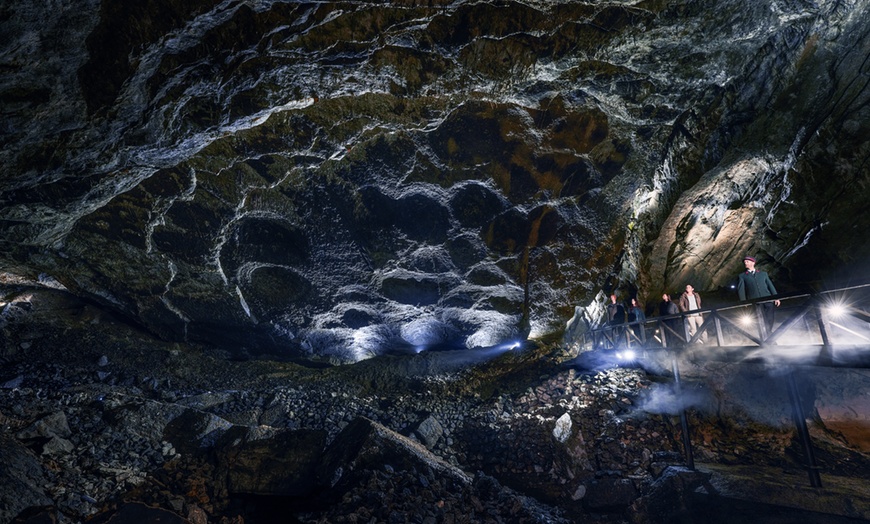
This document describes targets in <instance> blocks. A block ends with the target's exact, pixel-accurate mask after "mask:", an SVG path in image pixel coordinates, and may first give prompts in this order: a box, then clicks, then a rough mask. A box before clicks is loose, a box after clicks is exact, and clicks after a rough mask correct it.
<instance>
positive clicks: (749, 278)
mask: <svg viewBox="0 0 870 524" xmlns="http://www.w3.org/2000/svg"><path fill="white" fill-rule="evenodd" d="M743 265H744V266H745V267H746V271H744V272H743V273H741V274H740V276H739V277H738V279H737V296H738V297H740V300H741V301H743V300H756V299H759V298H764V297H769V296H771V295H776V294H777V292H776V288H775V287H774V286H773V282H771V281H770V277H769V276H767V273H765V272H764V271H758V270H756V269H755V258H753V257H750V256H745V257H743ZM759 307H760V308H761V315H762V317H763V318H764V325H765V327H766V328H767V334H768V335H769V334H770V333H772V332H773V316H774V313H775V312H774V307H779V300H774V301H773V302H763V303H761V304H759Z"/></svg>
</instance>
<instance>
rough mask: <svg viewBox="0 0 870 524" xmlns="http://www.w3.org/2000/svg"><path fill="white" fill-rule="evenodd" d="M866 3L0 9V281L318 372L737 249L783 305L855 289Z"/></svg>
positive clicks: (719, 272)
mask: <svg viewBox="0 0 870 524" xmlns="http://www.w3.org/2000/svg"><path fill="white" fill-rule="evenodd" d="M867 9H868V7H867V6H866V5H864V4H863V3H860V2H846V3H844V2H834V1H821V2H804V1H796V0H795V1H783V2H777V3H775V4H759V3H756V2H750V1H746V0H742V1H741V0H729V1H726V2H712V1H703V2H687V1H641V2H628V1H626V2H620V1H613V2H607V3H580V2H558V3H549V2H546V3H545V2H531V1H529V2H466V1H460V2H451V3H442V2H413V1H407V2H396V3H358V2H329V3H283V2H272V1H260V2H213V1H208V0H199V1H197V2H192V3H191V2H185V3H180V2H175V1H174V0H152V1H149V2H146V3H143V4H140V5H137V6H129V5H126V4H123V3H122V2H120V1H118V0H104V1H102V2H98V1H94V0H77V1H70V2H64V3H60V4H45V5H28V6H23V7H21V8H18V7H16V9H14V10H13V9H11V8H4V12H3V16H2V17H0V29H2V32H3V34H4V35H7V38H5V39H4V42H5V43H4V44H3V47H2V49H0V63H2V66H3V70H4V75H3V78H2V79H0V104H2V112H3V115H4V116H3V124H2V128H0V143H2V153H0V158H2V165H3V166H4V169H3V174H2V181H0V202H2V206H0V242H2V249H0V267H2V269H3V270H4V271H6V272H8V273H12V274H16V275H20V276H24V277H27V278H31V279H35V278H38V277H40V276H41V277H42V278H43V279H49V277H50V279H52V280H56V281H58V282H60V283H61V284H62V285H63V286H65V287H66V288H67V289H69V290H70V291H72V292H73V293H75V294H77V295H79V296H83V297H87V298H90V299H94V300H97V301H99V302H101V303H102V304H104V305H106V306H109V307H111V308H113V309H114V310H115V311H117V312H120V313H122V314H124V315H126V316H127V317H128V318H130V319H133V320H135V321H136V322H137V323H139V324H140V325H143V326H145V327H147V328H148V329H149V330H151V331H152V332H154V333H157V334H159V335H161V336H163V337H164V338H167V339H170V340H190V341H206V342H209V343H215V344H220V345H223V346H225V347H231V348H234V349H235V350H236V351H239V352H242V353H244V352H250V353H257V352H266V353H273V354H280V355H285V356H305V357H314V358H325V359H329V360H331V361H335V362H355V361H359V360H361V359H365V358H368V357H369V356H372V355H375V354H380V353H383V352H389V351H395V350H400V351H406V350H407V351H410V350H413V351H419V350H422V349H426V348H432V347H438V346H451V345H459V346H465V347H488V346H493V345H497V344H500V343H505V342H510V341H512V340H514V339H517V338H524V337H526V336H533V337H535V336H542V335H545V334H548V333H555V332H558V331H560V330H561V329H563V327H564V323H565V321H566V320H567V318H568V317H569V316H570V315H571V313H572V312H573V310H574V306H575V305H577V304H587V303H589V302H590V301H591V300H592V299H593V297H594V296H595V295H596V293H597V292H598V291H599V290H600V289H602V288H604V289H607V290H610V289H615V288H624V289H629V290H637V289H639V290H640V291H639V294H640V296H641V298H642V299H646V298H649V297H654V296H656V295H657V294H658V293H659V292H660V291H661V290H662V289H668V288H670V287H673V286H678V285H680V284H682V283H683V282H685V281H687V280H691V281H693V282H695V287H696V288H698V289H702V290H708V289H715V288H717V287H719V286H724V285H725V284H727V282H728V279H729V278H730V275H731V274H732V273H733V272H735V271H736V270H737V269H739V256H742V254H743V253H746V252H751V253H753V254H754V255H756V256H757V257H759V258H760V259H761V260H762V261H763V263H764V264H765V265H766V266H767V267H768V268H769V269H770V270H771V271H772V272H773V273H774V276H775V277H776V278H777V280H778V281H779V282H788V283H793V284H794V285H795V286H797V285H798V284H801V283H807V282H812V281H818V280H819V279H821V278H823V277H826V276H830V275H836V274H838V272H839V271H840V268H841V267H842V266H844V265H845V266H849V268H850V271H856V270H859V269H861V267H862V266H861V261H862V260H864V259H865V258H866V255H867V250H868V247H867V245H866V243H863V242H856V241H855V240H854V239H855V234H856V232H858V231H861V230H862V229H863V228H864V227H865V226H866V224H865V222H866V220H867V218H866V216H867V215H866V213H863V211H864V207H865V202H866V189H865V185H866V177H867V167H866V157H867V148H866V144H865V141H864V140H863V137H864V136H866V134H867V133H866V131H867V129H866V127H867V122H868V121H870V119H867V118H865V115H863V113H864V112H866V111H867V109H866V108H867V105H866V103H865V102H866V100H867V92H868V91H867V88H866V59H867V56H868V45H870V43H868V37H867V31H868V29H867V27H868V26H867V24H866V23H864V22H865V21H866V20H867V17H868V12H867ZM832 181H835V182H834V183H832Z"/></svg>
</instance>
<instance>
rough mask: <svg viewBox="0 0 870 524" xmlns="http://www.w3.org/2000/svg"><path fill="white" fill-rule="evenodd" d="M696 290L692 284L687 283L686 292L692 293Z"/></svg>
mask: <svg viewBox="0 0 870 524" xmlns="http://www.w3.org/2000/svg"><path fill="white" fill-rule="evenodd" d="M694 292H695V288H693V287H692V284H686V293H688V294H690V295H691V294H692V293H694Z"/></svg>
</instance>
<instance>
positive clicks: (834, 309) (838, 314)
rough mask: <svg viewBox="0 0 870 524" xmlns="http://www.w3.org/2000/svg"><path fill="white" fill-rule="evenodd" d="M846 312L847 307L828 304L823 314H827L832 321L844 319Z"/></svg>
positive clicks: (839, 303) (838, 304) (837, 303)
mask: <svg viewBox="0 0 870 524" xmlns="http://www.w3.org/2000/svg"><path fill="white" fill-rule="evenodd" d="M848 311H849V308H848V306H846V305H845V304H843V303H842V302H834V303H833V304H828V306H827V307H825V313H827V314H828V316H829V317H831V318H832V319H834V320H837V319H839V318H842V317H844V316H845V315H846V313H847V312H848Z"/></svg>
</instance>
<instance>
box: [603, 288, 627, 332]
mask: <svg viewBox="0 0 870 524" xmlns="http://www.w3.org/2000/svg"><path fill="white" fill-rule="evenodd" d="M624 322H625V306H623V305H622V304H620V303H619V302H617V301H616V295H615V294H612V295H610V304H607V323H608V324H610V325H616V324H623V323H624Z"/></svg>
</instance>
